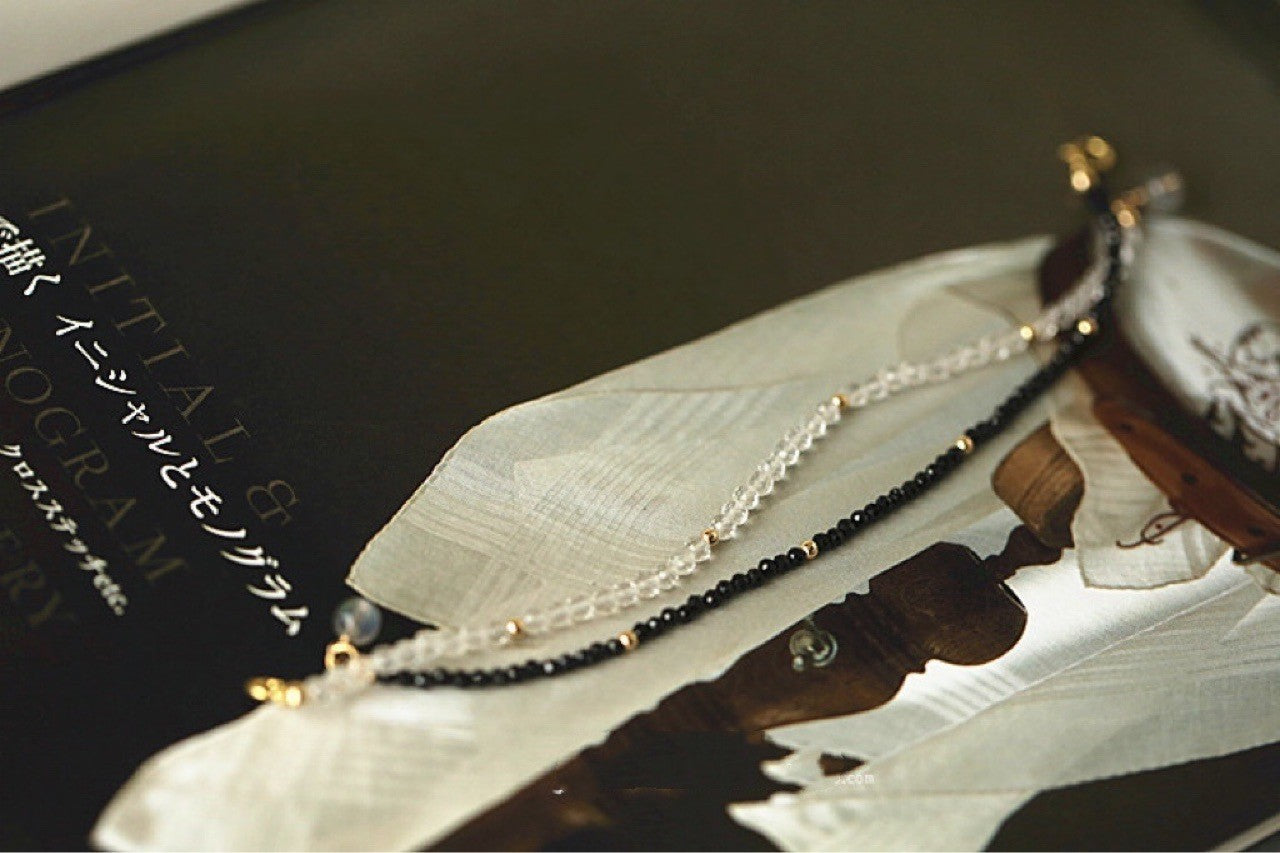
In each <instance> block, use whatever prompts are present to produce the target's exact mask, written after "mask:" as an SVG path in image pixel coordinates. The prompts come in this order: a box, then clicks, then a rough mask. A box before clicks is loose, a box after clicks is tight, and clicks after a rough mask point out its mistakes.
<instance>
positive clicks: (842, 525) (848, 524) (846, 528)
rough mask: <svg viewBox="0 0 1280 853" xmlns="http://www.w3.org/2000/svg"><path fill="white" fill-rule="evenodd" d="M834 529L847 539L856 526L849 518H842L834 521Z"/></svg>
mask: <svg viewBox="0 0 1280 853" xmlns="http://www.w3.org/2000/svg"><path fill="white" fill-rule="evenodd" d="M836 529H837V530H839V531H840V534H841V535H842V536H844V537H845V538H846V539H848V538H849V537H850V536H852V535H853V532H854V531H855V530H857V529H858V527H857V525H855V524H854V523H853V522H852V521H850V520H849V519H847V518H842V519H840V520H839V521H837V522H836Z"/></svg>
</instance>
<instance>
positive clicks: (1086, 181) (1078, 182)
mask: <svg viewBox="0 0 1280 853" xmlns="http://www.w3.org/2000/svg"><path fill="white" fill-rule="evenodd" d="M1092 186H1093V175H1091V174H1089V170H1088V169H1072V170H1071V189H1073V190H1075V191H1076V192H1078V193H1083V192H1088V191H1089V188H1090V187H1092Z"/></svg>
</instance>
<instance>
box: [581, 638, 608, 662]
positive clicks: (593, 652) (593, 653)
mask: <svg viewBox="0 0 1280 853" xmlns="http://www.w3.org/2000/svg"><path fill="white" fill-rule="evenodd" d="M610 642H613V641H612V640H611V641H610ZM583 651H584V652H585V653H586V656H587V660H588V661H590V662H592V663H595V662H596V661H601V660H604V659H605V658H607V657H608V656H609V647H608V645H607V644H606V643H592V644H591V645H590V646H588V647H587V648H586V649H584V650H583Z"/></svg>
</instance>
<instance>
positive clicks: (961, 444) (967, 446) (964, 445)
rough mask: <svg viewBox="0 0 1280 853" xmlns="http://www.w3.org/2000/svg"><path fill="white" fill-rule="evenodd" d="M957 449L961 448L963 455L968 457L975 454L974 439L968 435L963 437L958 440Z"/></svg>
mask: <svg viewBox="0 0 1280 853" xmlns="http://www.w3.org/2000/svg"><path fill="white" fill-rule="evenodd" d="M956 447H957V448H959V449H960V451H961V452H962V453H964V454H965V455H968V454H970V453H972V452H973V439H972V438H970V437H969V436H967V435H962V436H960V437H959V438H957V439H956Z"/></svg>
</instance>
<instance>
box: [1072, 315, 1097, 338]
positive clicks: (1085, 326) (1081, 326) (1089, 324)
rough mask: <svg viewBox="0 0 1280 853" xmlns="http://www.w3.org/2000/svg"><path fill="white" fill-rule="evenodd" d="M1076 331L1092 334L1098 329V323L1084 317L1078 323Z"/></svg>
mask: <svg viewBox="0 0 1280 853" xmlns="http://www.w3.org/2000/svg"><path fill="white" fill-rule="evenodd" d="M1076 331H1077V332H1079V333H1080V334H1082V335H1092V334H1093V333H1094V332H1096V331H1098V324H1097V323H1095V322H1094V321H1093V320H1092V319H1090V318H1088V317H1083V318H1081V319H1080V321H1079V322H1078V323H1076Z"/></svg>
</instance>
